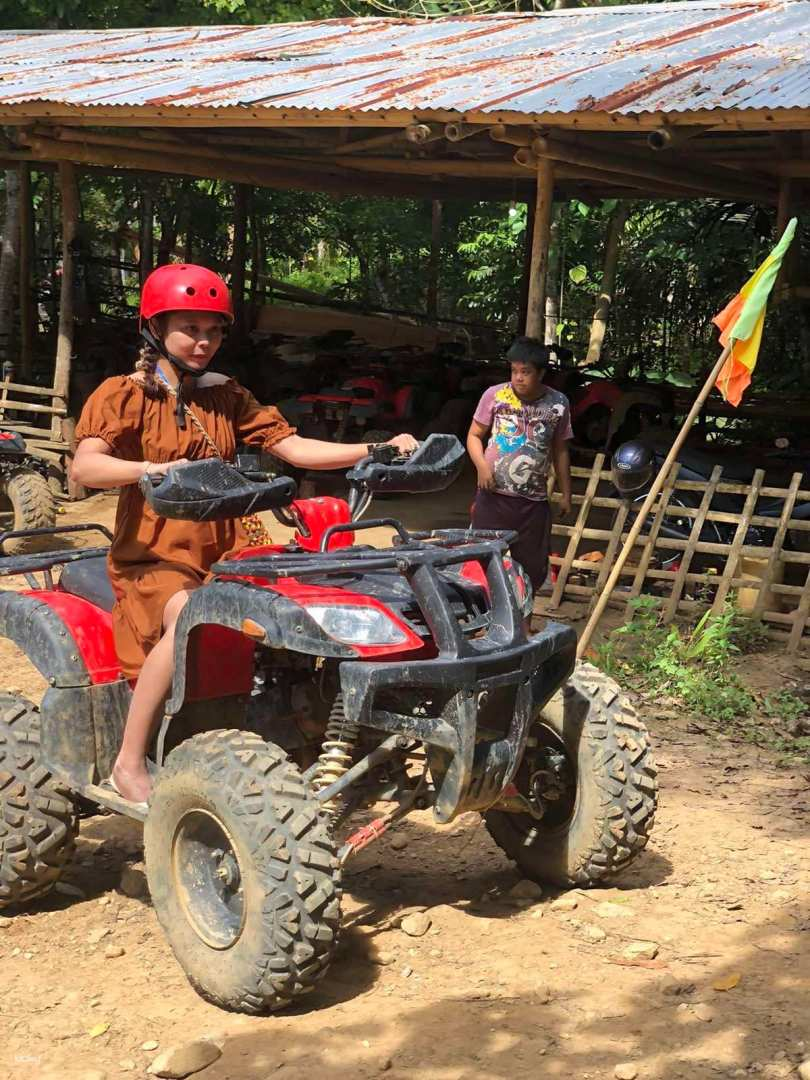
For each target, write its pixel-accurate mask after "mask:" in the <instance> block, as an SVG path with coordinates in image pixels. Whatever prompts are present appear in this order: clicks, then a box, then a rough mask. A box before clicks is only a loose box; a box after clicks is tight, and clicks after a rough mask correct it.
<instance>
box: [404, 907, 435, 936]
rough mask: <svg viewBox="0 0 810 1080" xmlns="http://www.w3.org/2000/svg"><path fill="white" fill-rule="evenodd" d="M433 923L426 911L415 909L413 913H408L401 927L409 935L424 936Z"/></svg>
mask: <svg viewBox="0 0 810 1080" xmlns="http://www.w3.org/2000/svg"><path fill="white" fill-rule="evenodd" d="M431 925H432V921H431V918H430V916H429V915H428V914H426V913H425V912H424V911H415V912H414V913H413V915H406V916H405V918H404V919H403V920H402V922H401V923H400V924H399V927H400V929H401V930H402V932H403V933H405V934H407V935H408V937H424V935H425V934H426V933H427V932H428V930H429V929H430V927H431Z"/></svg>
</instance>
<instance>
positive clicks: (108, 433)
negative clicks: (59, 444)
mask: <svg viewBox="0 0 810 1080" xmlns="http://www.w3.org/2000/svg"><path fill="white" fill-rule="evenodd" d="M142 428H143V391H142V390H141V388H140V387H139V386H136V384H135V383H134V382H133V381H132V379H129V378H127V377H126V376H123V377H120V376H119V377H116V378H112V379H105V380H104V382H103V383H102V384H101V385H100V386H99V387H98V388H97V389H96V390H94V391H93V393H92V394H91V395H90V397H89V398H88V399H87V401H86V402H85V403H84V408H83V409H82V414H81V416H80V417H79V422H78V424H77V425H76V441H77V442H78V441H80V440H81V439H103V440H104V442H105V443H107V445H108V446H109V447H110V449H111V450H113V451H115V453H116V454H118V455H119V456H121V457H127V456H128V455H129V454H130V453H137V449H138V447H139V446H140V442H141V431H142Z"/></svg>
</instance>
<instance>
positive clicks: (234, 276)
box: [231, 184, 251, 338]
mask: <svg viewBox="0 0 810 1080" xmlns="http://www.w3.org/2000/svg"><path fill="white" fill-rule="evenodd" d="M250 191H251V189H250V188H249V187H248V185H247V184H235V185H234V192H233V251H232V254H231V295H232V296H233V315H234V319H233V324H234V330H235V331H236V336H237V338H240V337H242V336H243V335H244V333H245V331H246V329H247V327H246V325H245V264H246V262H247V221H248V203H249V202H250Z"/></svg>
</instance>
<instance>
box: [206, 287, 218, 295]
mask: <svg viewBox="0 0 810 1080" xmlns="http://www.w3.org/2000/svg"><path fill="white" fill-rule="evenodd" d="M208 292H209V294H210V295H211V296H216V295H217V290H216V289H209V290H208Z"/></svg>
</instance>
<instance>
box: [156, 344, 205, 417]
mask: <svg viewBox="0 0 810 1080" xmlns="http://www.w3.org/2000/svg"><path fill="white" fill-rule="evenodd" d="M141 337H142V338H143V339H144V341H146V343H147V344H148V345H151V346H152V348H153V349H155V350H156V351H157V352H159V353H160V355H161V356H162V357H163V358H164V359H165V360H168V361H169V363H170V364H171V365H172V367H173V368H174V369H175V371H176V372H177V377H178V387H177V405H176V407H175V410H174V418H175V420H176V421H177V426H178V427H179V428H184V427H185V426H186V407H185V403H184V402H183V376H184V375H190V376H191V378H192V379H199V378H200V376H201V375H204V374H205V371H204V370H203V371H200V370H199V369H198V368H193V367H191V366H190V365H189V364H186V363H185V362H184V361H183V360H181V359H180V358H179V357H178V356H175V355H174V353H170V352H169V350H168V349H167V348H166V346H165V345H164V344H163V342H162V341H161V340H160V338H157V337H155V335H154V334H153V333H152V331H151V330H150V329H149V327H148V326H146V325H144V326H142V327H141Z"/></svg>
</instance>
